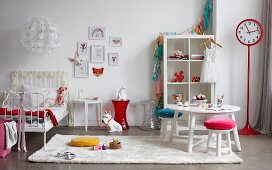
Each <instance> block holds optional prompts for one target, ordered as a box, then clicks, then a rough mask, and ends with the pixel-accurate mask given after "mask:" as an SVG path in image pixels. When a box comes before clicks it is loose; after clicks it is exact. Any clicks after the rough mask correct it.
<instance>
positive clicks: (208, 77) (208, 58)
mask: <svg viewBox="0 0 272 170" xmlns="http://www.w3.org/2000/svg"><path fill="white" fill-rule="evenodd" d="M205 46H206V44H205ZM215 52H216V47H215V46H213V47H212V48H208V47H207V46H206V49H205V50H204V61H203V62H202V66H201V75H200V81H201V82H205V83H215V82H218V81H219V72H218V71H219V70H218V67H217V65H216V61H215V58H216V56H215Z"/></svg>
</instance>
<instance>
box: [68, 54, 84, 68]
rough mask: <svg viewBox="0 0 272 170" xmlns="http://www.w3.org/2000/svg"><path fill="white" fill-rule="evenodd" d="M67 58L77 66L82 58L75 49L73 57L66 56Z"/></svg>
mask: <svg viewBox="0 0 272 170" xmlns="http://www.w3.org/2000/svg"><path fill="white" fill-rule="evenodd" d="M68 60H69V61H70V62H72V63H74V65H77V66H80V65H81V64H82V58H80V57H79V54H78V52H77V51H76V52H75V56H74V58H68Z"/></svg>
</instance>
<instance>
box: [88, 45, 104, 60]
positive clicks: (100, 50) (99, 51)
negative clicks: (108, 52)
mask: <svg viewBox="0 0 272 170" xmlns="http://www.w3.org/2000/svg"><path fill="white" fill-rule="evenodd" d="M91 62H92V63H104V62H105V46H104V45H92V53H91Z"/></svg>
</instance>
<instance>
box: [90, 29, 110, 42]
mask: <svg viewBox="0 0 272 170" xmlns="http://www.w3.org/2000/svg"><path fill="white" fill-rule="evenodd" d="M88 32H89V39H90V40H105V39H106V27H95V26H89V31H88Z"/></svg>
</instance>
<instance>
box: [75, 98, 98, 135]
mask: <svg viewBox="0 0 272 170" xmlns="http://www.w3.org/2000/svg"><path fill="white" fill-rule="evenodd" d="M76 103H83V104H84V106H85V131H86V132H87V128H88V113H89V108H88V106H89V104H90V105H92V104H95V105H96V118H97V126H101V121H102V120H101V119H102V100H100V99H98V100H92V99H73V104H74V112H73V118H74V122H73V124H74V127H75V121H76V119H75V115H76V113H75V112H76V111H75V110H76V109H75V106H76Z"/></svg>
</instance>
